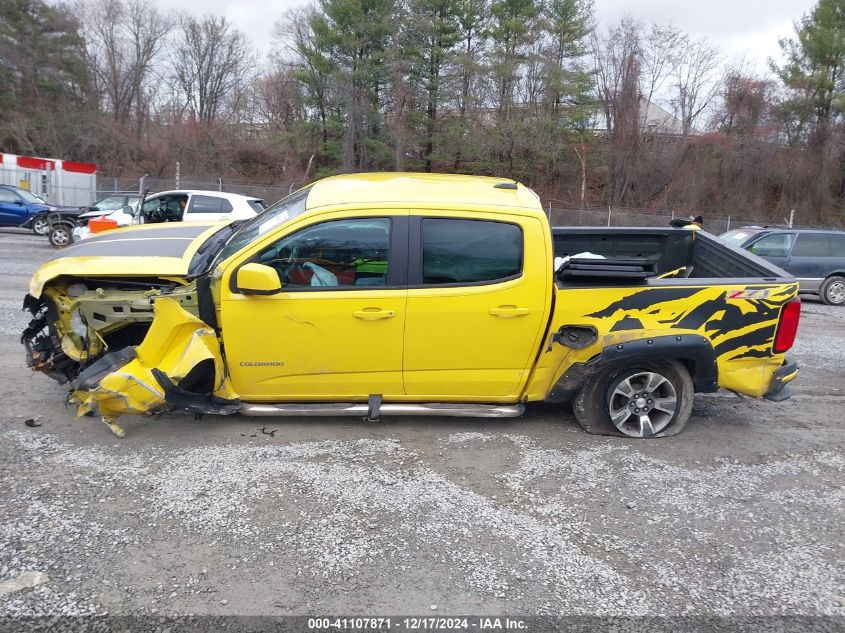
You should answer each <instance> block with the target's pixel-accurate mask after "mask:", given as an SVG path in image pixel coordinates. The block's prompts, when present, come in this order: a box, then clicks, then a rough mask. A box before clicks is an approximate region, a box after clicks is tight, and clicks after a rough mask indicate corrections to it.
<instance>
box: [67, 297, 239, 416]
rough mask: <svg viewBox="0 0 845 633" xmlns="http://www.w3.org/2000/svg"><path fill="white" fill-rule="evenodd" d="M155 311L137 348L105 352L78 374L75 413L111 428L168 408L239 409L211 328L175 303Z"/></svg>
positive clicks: (165, 301)
mask: <svg viewBox="0 0 845 633" xmlns="http://www.w3.org/2000/svg"><path fill="white" fill-rule="evenodd" d="M153 309H154V317H153V322H152V325H151V326H150V330H149V332H148V333H147V336H146V337H145V338H144V340H143V342H142V343H141V344H140V345H138V346H137V347H135V348H130V349H131V350H132V351H127V350H126V349H124V350H118V351H116V352H112V353H110V354H107V355H105V356H103V357H102V358H101V359H99V360H98V361H96V362H95V363H93V364H92V365H90V366H89V367H88V368H87V369H86V370H85V371H83V372H82V373H81V374H80V375H79V377H78V379H77V380H76V381H75V383H74V391H73V393H72V394H71V398H70V399H71V401H72V402H73V403H75V404H77V405H78V410H77V412H78V414H79V415H84V414H86V413H88V412H93V413H95V414H97V415H100V416H102V417H103V419H104V421H105V422H106V423H108V424H110V425H111V424H113V422H114V420H115V419H116V418H117V417H118V416H121V415H124V414H133V413H134V414H139V413H153V412H156V411H161V410H164V409H166V408H167V407H168V406H178V407H179V408H185V409H188V410H191V411H195V412H201V413H222V414H230V413H235V412H236V411H238V410H239V409H240V401H239V400H238V399H237V396H236V394H235V393H234V391H233V390H232V386H231V382H230V381H229V376H228V372H227V370H226V366H225V363H224V360H223V356H222V352H221V349H220V342H219V341H218V339H217V335H216V334H215V332H214V330H212V329H211V328H210V327H209V326H208V325H206V324H205V323H203V322H202V321H201V320H200V319H198V318H197V317H195V316H194V315H192V314H191V313H189V312H188V311H187V310H185V309H184V308H182V307H181V306H180V305H179V303H178V302H177V301H175V300H173V299H169V298H166V297H161V298H158V299H157V300H156V301H155V302H154V304H153ZM162 383H164V385H166V386H163V384H162ZM174 388H175V389H174ZM173 394H176V397H174V395H173ZM113 430H114V429H113Z"/></svg>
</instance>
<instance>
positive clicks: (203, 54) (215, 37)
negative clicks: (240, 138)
mask: <svg viewBox="0 0 845 633" xmlns="http://www.w3.org/2000/svg"><path fill="white" fill-rule="evenodd" d="M177 42H178V44H176V46H175V47H174V50H173V53H172V55H171V64H172V66H173V75H174V81H175V84H176V86H177V88H178V89H179V90H180V91H181V95H182V97H183V99H184V101H183V102H184V104H185V107H186V108H187V109H188V111H189V112H190V113H191V116H193V117H194V118H195V119H197V120H198V121H200V122H201V123H203V124H205V125H210V124H211V123H212V122H214V121H216V120H217V119H218V118H219V117H221V116H225V114H226V110H227V109H228V110H232V109H233V107H234V106H235V105H236V104H235V102H234V99H235V97H236V96H237V94H238V93H239V89H240V88H241V87H242V85H244V84H245V83H249V82H250V77H249V74H250V73H251V72H252V70H253V69H254V67H255V55H254V53H253V52H252V50H251V48H250V46H249V44H248V43H247V40H246V36H245V35H244V34H243V33H242V32H241V31H239V30H237V29H234V28H232V25H231V24H230V23H229V22H228V21H227V20H226V18H225V17H216V16H213V15H211V16H206V17H204V18H202V19H200V20H198V19H196V18H194V17H192V16H190V15H187V14H185V13H183V14H181V15H180V16H179V33H178V37H177Z"/></svg>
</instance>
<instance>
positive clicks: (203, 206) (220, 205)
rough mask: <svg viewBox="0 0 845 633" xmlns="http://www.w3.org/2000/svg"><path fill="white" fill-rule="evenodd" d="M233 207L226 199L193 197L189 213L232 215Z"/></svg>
mask: <svg viewBox="0 0 845 633" xmlns="http://www.w3.org/2000/svg"><path fill="white" fill-rule="evenodd" d="M231 211H232V205H231V203H230V202H229V201H228V200H226V199H225V198H218V197H216V196H193V197H191V205H190V206H189V207H188V213H231Z"/></svg>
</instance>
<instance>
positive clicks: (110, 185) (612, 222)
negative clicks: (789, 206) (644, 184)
mask: <svg viewBox="0 0 845 633" xmlns="http://www.w3.org/2000/svg"><path fill="white" fill-rule="evenodd" d="M304 184H305V183H301V182H300V183H291V182H284V183H280V184H276V185H267V184H265V183H255V182H243V181H228V180H224V179H218V180H205V179H196V178H189V177H182V178H180V179H179V182H178V183H177V182H176V179H175V178H174V177H166V178H165V177H158V176H145V177H143V178H122V177H113V176H99V177H98V179H97V194H98V196H97V197H98V198H101V197H103V196H107V195H109V194H111V193H115V192H129V191H132V192H134V191H142V190H143V189H144V188H149V191H150V194H153V193H156V192H159V191H169V190H173V189H197V190H204V191H226V192H229V193H240V194H243V195H248V196H254V197H256V198H261V199H262V200H264V204H265V205H270V204H273V203H274V202H276V201H277V200H281V199H282V198H284V197H285V196H287V195H288V194H289V193H291V192H292V191H294V190H295V189H298V188H299V187H301V186H303V185H304ZM543 208H544V209H546V215H547V216H548V217H549V222H550V223H551V225H552V226H657V227H665V226H668V224H669V221H670V220H673V219H675V218H683V219H689V218H690V217H691V216H690V215H689V214H686V213H674V212H672V211H654V210H649V209H634V208H625V207H612V208H604V209H602V208H600V207H593V208H587V209H584V208H581V207H576V206H567V205H565V204H556V201H545V202H544V203H543ZM755 224H756V225H762V224H775V222H767V221H765V220H750V219H747V218H743V217H734V216H724V217H711V216H705V217H704V228H705V230H707V231H709V232H710V233H714V234H716V235H720V234H722V233H724V232H725V231H729V230H731V229H736V228H739V227H742V226H749V225H755ZM781 224H783V225H785V224H786V221H785V220H784V221H781ZM795 226H796V228H798V227H799V225H798V224H796V225H795Z"/></svg>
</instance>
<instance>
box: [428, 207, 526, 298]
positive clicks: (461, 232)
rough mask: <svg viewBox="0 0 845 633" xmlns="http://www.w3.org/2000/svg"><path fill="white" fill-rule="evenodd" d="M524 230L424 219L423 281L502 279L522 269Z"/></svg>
mask: <svg viewBox="0 0 845 633" xmlns="http://www.w3.org/2000/svg"><path fill="white" fill-rule="evenodd" d="M522 242H523V240H522V229H521V228H520V227H519V226H517V225H516V224H507V223H505V222H493V221H485V220H456V219H441V218H424V219H423V221H422V281H423V284H426V285H442V284H467V283H482V282H487V283H489V282H494V281H502V280H505V279H509V278H512V277H515V276H517V275H519V273H520V272H521V271H522Z"/></svg>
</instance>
